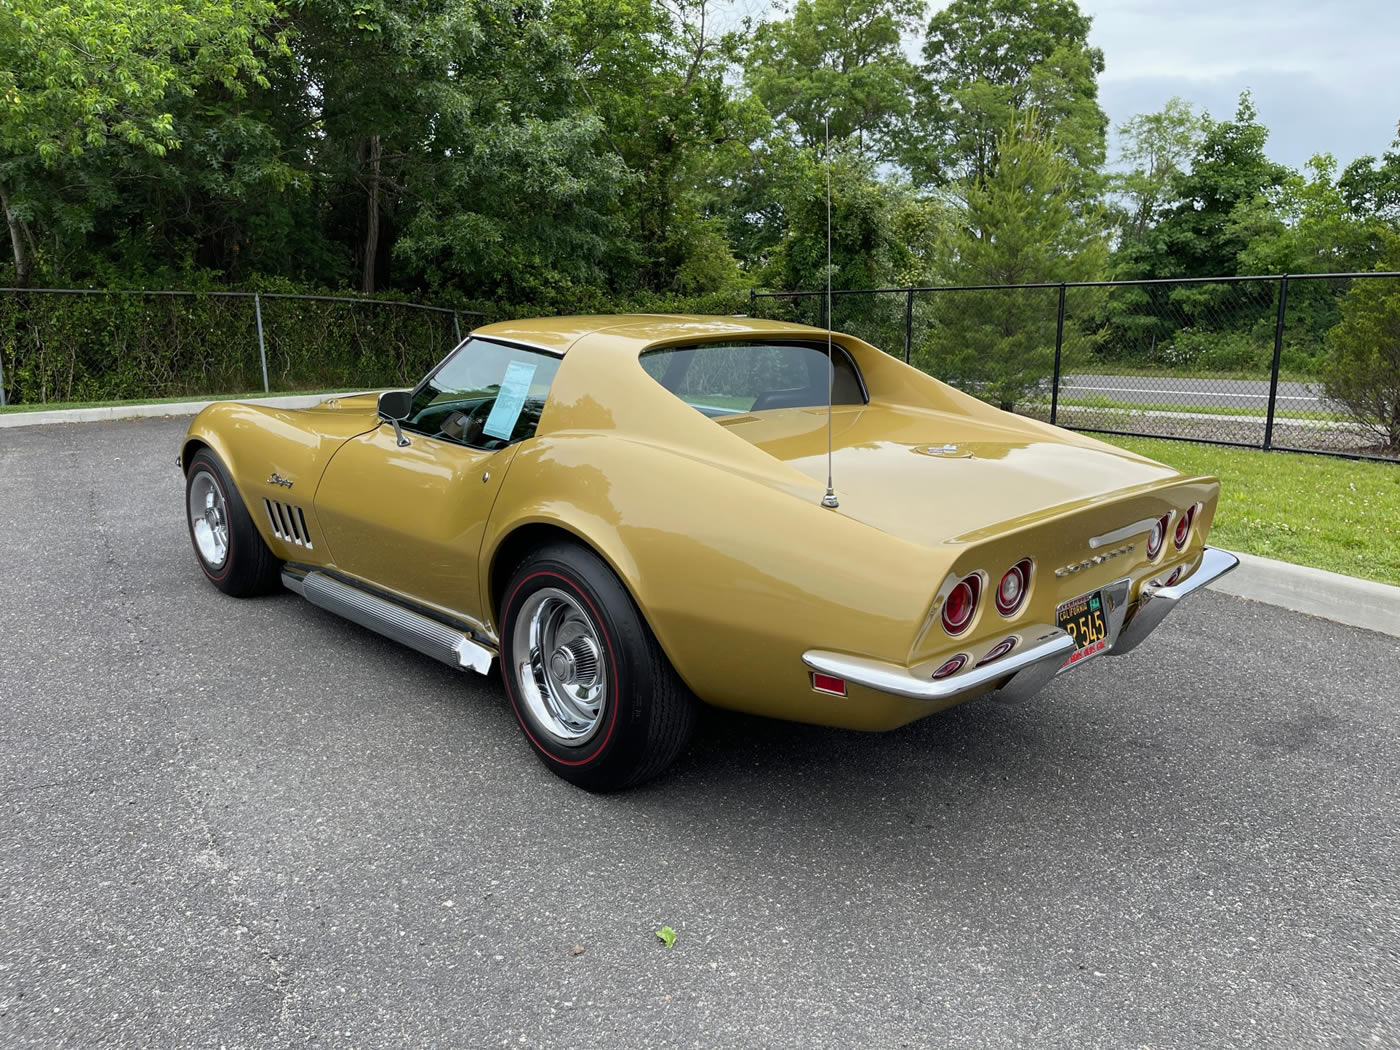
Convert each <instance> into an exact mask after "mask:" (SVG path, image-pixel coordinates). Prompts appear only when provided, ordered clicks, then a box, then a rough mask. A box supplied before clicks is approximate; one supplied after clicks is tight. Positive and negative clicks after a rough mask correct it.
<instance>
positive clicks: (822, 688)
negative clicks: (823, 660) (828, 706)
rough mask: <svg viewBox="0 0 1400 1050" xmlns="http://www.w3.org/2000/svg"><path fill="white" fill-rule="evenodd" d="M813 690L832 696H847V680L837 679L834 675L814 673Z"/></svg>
mask: <svg viewBox="0 0 1400 1050" xmlns="http://www.w3.org/2000/svg"><path fill="white" fill-rule="evenodd" d="M812 688H813V689H815V690H816V691H817V692H819V693H830V694H831V695H832V696H845V695H846V680H845V679H844V678H837V677H836V676H835V675H834V674H822V673H821V672H820V671H813V672H812Z"/></svg>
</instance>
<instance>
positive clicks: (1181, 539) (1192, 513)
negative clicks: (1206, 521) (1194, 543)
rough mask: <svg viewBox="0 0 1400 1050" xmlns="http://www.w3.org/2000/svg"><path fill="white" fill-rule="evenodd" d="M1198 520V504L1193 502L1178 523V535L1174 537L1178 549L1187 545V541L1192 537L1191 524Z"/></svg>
mask: <svg viewBox="0 0 1400 1050" xmlns="http://www.w3.org/2000/svg"><path fill="white" fill-rule="evenodd" d="M1195 520H1196V505H1195V504H1194V503H1193V504H1192V505H1191V506H1189V507H1187V508H1186V513H1185V514H1183V515H1182V516H1181V520H1180V521H1178V522H1177V523H1176V535H1175V536H1173V537H1172V539H1173V541H1174V542H1175V543H1176V549H1177V550H1182V549H1183V548H1184V547H1185V546H1186V541H1187V540H1189V539H1190V538H1191V524H1192V523H1193V522H1194V521H1195Z"/></svg>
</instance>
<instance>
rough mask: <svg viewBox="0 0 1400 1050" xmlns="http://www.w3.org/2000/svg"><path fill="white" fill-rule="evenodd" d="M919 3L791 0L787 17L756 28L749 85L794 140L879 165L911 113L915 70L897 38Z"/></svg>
mask: <svg viewBox="0 0 1400 1050" xmlns="http://www.w3.org/2000/svg"><path fill="white" fill-rule="evenodd" d="M924 6H925V4H924V0H797V3H796V4H795V5H794V6H793V8H792V10H791V12H790V13H789V14H788V16H787V18H784V19H778V20H774V21H770V22H763V23H760V24H759V26H758V28H757V29H756V31H755V33H754V40H753V46H752V47H751V49H750V50H749V53H748V56H747V60H746V63H745V67H744V78H745V82H746V83H747V84H748V86H749V88H750V89H751V90H752V91H753V93H754V94H755V95H757V96H758V98H759V99H760V100H761V101H762V102H763V104H764V105H765V106H766V107H767V108H768V111H769V112H770V113H772V114H773V116H774V117H776V118H778V119H780V120H783V121H787V122H789V123H790V125H791V127H792V129H793V131H794V133H795V138H796V141H797V142H798V143H799V144H801V145H803V146H806V147H808V148H817V147H819V146H821V145H822V144H823V142H824V141H825V136H826V131H827V128H826V121H827V120H828V118H829V123H830V134H831V138H832V140H833V141H834V142H838V143H844V144H846V146H847V148H849V149H853V150H854V151H855V152H857V153H860V154H862V155H867V156H871V157H874V158H876V159H880V160H887V159H890V158H892V157H893V156H894V153H895V146H894V142H893V139H892V135H893V133H894V131H895V128H896V124H897V122H898V121H899V120H900V119H901V118H902V117H905V116H906V115H907V114H908V112H909V93H910V91H911V90H912V88H913V84H914V81H915V79H916V73H915V70H914V66H913V63H911V62H910V61H909V60H908V59H907V58H906V57H905V55H904V51H903V48H902V46H901V45H902V40H903V37H904V35H905V34H906V33H909V32H911V31H913V30H914V29H915V28H916V27H917V26H918V25H919V23H920V22H921V20H922V18H923V14H924Z"/></svg>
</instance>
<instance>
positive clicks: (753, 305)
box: [749, 288, 758, 317]
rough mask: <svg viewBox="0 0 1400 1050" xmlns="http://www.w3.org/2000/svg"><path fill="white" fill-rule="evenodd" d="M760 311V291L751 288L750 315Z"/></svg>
mask: <svg viewBox="0 0 1400 1050" xmlns="http://www.w3.org/2000/svg"><path fill="white" fill-rule="evenodd" d="M757 312H758V293H757V292H755V291H754V289H752V288H750V289H749V316H750V317H752V316H754V314H755V313H757Z"/></svg>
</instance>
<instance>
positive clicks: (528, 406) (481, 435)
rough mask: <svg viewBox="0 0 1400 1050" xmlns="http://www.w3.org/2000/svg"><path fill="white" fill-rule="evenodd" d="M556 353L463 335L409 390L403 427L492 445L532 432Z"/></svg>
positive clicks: (556, 361)
mask: <svg viewBox="0 0 1400 1050" xmlns="http://www.w3.org/2000/svg"><path fill="white" fill-rule="evenodd" d="M558 370H559V358H557V357H554V356H552V355H550V354H541V353H536V352H535V351H533V350H523V349H521V348H519V347H514V346H506V345H504V344H503V343H493V342H491V341H490V340H488V339H469V340H467V341H466V342H465V343H463V344H462V345H461V346H459V347H458V348H457V349H456V350H454V351H453V352H452V354H451V356H449V357H448V358H447V360H446V361H444V362H443V363H442V364H441V365H440V366H439V367H438V369H437V370H436V371H435V372H433V374H432V375H430V376H428V378H427V379H425V380H424V381H423V383H422V384H421V385H420V386H419V387H418V389H417V390H416V391H415V392H414V395H413V409H412V411H411V412H410V413H409V416H408V419H407V420H406V421H405V422H404V424H403V425H404V427H405V429H408V430H412V431H415V432H417V433H419V434H427V435H429V436H431V437H436V438H441V439H444V440H447V441H456V442H459V443H461V444H463V445H468V446H470V447H472V448H481V449H494V448H503V447H504V446H506V445H508V444H510V443H512V442H515V441H523V440H525V439H526V438H528V437H532V436H533V435H534V433H535V428H536V427H537V426H539V422H540V413H541V412H543V411H544V403H545V399H546V398H547V397H548V396H549V388H550V384H552V383H553V382H554V375H555V373H556V372H557V371H558Z"/></svg>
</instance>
